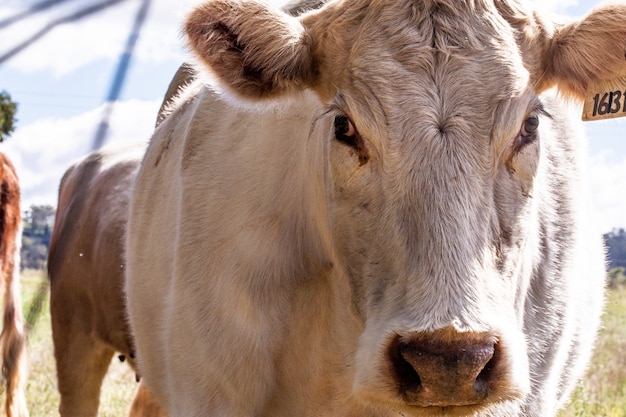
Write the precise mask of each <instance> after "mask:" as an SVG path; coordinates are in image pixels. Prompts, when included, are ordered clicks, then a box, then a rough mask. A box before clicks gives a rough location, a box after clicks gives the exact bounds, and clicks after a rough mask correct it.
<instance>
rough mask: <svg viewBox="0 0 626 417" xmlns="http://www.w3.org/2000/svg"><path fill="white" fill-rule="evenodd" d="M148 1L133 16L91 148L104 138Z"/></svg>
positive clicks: (97, 145)
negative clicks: (131, 25) (133, 19)
mask: <svg viewBox="0 0 626 417" xmlns="http://www.w3.org/2000/svg"><path fill="white" fill-rule="evenodd" d="M150 3H151V0H143V1H142V3H141V6H140V7H139V10H138V11H137V15H136V16H135V21H134V22H133V27H132V29H131V31H130V35H129V36H128V39H127V41H126V47H125V48H124V52H123V53H122V56H121V57H120V62H119V64H118V66H117V69H116V71H115V75H114V76H113V82H112V83H111V88H110V90H109V94H108V96H107V102H106V105H105V108H104V111H103V113H102V119H101V120H100V124H99V125H98V129H97V131H96V135H95V137H94V141H93V145H92V149H93V150H97V149H100V148H101V147H102V145H103V144H104V142H105V140H106V136H107V133H108V129H109V122H110V119H111V114H112V113H113V109H114V107H115V102H116V101H117V99H118V98H119V96H120V93H121V91H122V87H123V85H124V81H125V80H126V75H127V73H128V66H129V64H130V60H131V58H132V56H133V52H134V49H135V44H136V43H137V39H138V38H139V34H140V33H141V29H142V27H143V24H144V22H145V21H146V17H147V16H148V10H149V9H150Z"/></svg>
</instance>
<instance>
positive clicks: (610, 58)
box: [538, 4, 626, 99]
mask: <svg viewBox="0 0 626 417" xmlns="http://www.w3.org/2000/svg"><path fill="white" fill-rule="evenodd" d="M542 70H543V74H541V75H539V77H538V79H543V80H545V81H548V83H546V84H557V85H558V87H559V89H560V90H561V91H563V92H564V93H565V94H567V95H571V96H574V97H576V98H579V99H583V98H584V97H585V92H586V90H587V88H588V87H590V86H595V85H602V84H605V83H606V82H609V81H615V80H617V79H620V78H624V81H625V82H626V4H613V5H607V6H604V7H601V8H598V9H596V10H594V11H593V12H591V13H590V14H589V15H588V16H587V17H585V18H584V19H582V20H580V21H578V22H574V23H571V24H568V25H565V26H562V27H560V28H557V29H556V30H555V32H554V33H553V34H552V37H551V39H550V41H549V42H548V50H547V51H544V65H543V68H542ZM546 86H548V85H546Z"/></svg>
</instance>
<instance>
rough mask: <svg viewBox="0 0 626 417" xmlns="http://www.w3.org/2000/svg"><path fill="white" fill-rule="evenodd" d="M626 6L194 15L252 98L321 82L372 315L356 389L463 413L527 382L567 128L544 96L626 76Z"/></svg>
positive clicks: (209, 52)
mask: <svg viewBox="0 0 626 417" xmlns="http://www.w3.org/2000/svg"><path fill="white" fill-rule="evenodd" d="M625 16H626V7H625V6H612V7H606V8H603V9H599V10H597V11H596V12H594V13H592V14H591V15H589V16H588V17H586V18H585V19H584V20H581V21H580V22H575V23H572V24H569V25H563V26H556V27H555V26H552V25H550V24H548V23H547V22H544V21H542V20H541V19H539V18H538V17H537V16H536V15H535V14H533V13H532V12H530V11H528V10H525V9H524V8H523V7H522V6H520V5H518V4H517V3H516V2H514V1H479V0H477V1H466V2H458V1H446V0H423V1H417V0H393V1H382V0H351V1H331V2H329V3H328V4H326V5H324V7H322V8H321V9H319V10H315V11H312V12H309V13H307V14H305V15H303V16H301V17H299V18H293V17H289V16H287V15H286V14H283V13H281V12H278V11H274V10H271V9H270V8H268V7H266V6H264V5H262V4H259V3H256V2H250V1H240V0H218V1H213V2H209V3H206V4H204V5H202V6H200V7H199V8H197V9H196V10H195V11H194V12H193V13H192V14H191V15H190V16H189V18H188V20H187V23H186V33H187V36H188V38H189V44H190V47H191V49H192V50H193V52H194V53H195V54H196V56H197V58H198V59H199V61H200V62H201V63H203V64H205V65H206V67H207V68H208V69H209V70H210V71H211V72H212V73H213V74H214V75H215V76H216V77H217V78H218V79H219V80H220V81H221V83H222V84H223V85H224V86H225V87H226V89H227V90H229V91H230V92H231V93H232V94H234V95H235V96H237V97H239V98H240V99H241V100H243V101H257V102H258V101H263V100H269V99H273V98H276V97H280V96H286V95H293V94H298V93H299V92H300V91H302V90H305V89H309V90H312V91H313V92H314V93H316V94H317V96H318V97H319V99H320V101H321V103H323V105H324V106H325V109H326V111H325V112H322V114H321V115H320V117H319V118H318V119H317V122H316V123H317V125H318V126H317V127H316V131H323V132H324V135H325V136H324V137H319V138H315V139H316V140H320V141H325V143H327V144H328V155H327V158H328V161H329V163H328V166H329V167H330V168H329V173H328V178H329V181H328V184H330V185H329V189H328V190H327V195H328V202H327V204H328V213H329V217H330V219H329V224H330V225H331V229H332V230H331V232H330V233H331V234H332V236H333V245H334V247H333V250H334V251H335V253H336V254H337V259H338V261H337V264H335V265H334V267H335V268H337V269H339V270H341V271H342V276H345V277H347V278H348V280H349V282H350V286H351V289H352V297H353V304H354V309H355V311H356V312H357V313H356V314H357V315H358V316H359V317H360V319H361V320H362V323H363V326H364V327H363V332H362V335H361V337H360V340H359V345H358V350H357V352H356V359H355V365H356V366H355V368H356V370H355V376H354V388H353V390H354V393H355V395H356V396H358V397H359V398H365V399H367V400H368V401H369V402H371V403H373V404H393V406H394V407H396V408H397V409H399V410H408V412H410V413H413V414H419V415H434V414H435V413H437V412H441V410H442V407H443V408H445V409H446V410H448V411H447V412H448V413H449V415H467V414H469V413H472V412H474V411H475V410H478V409H481V408H482V407H485V406H490V407H499V406H502V407H506V406H509V407H513V408H514V407H515V405H514V404H515V403H516V402H517V401H518V400H519V399H521V398H524V396H525V395H527V393H528V392H529V389H530V380H531V377H530V375H529V372H530V371H529V360H528V354H527V340H526V337H525V333H524V327H525V308H527V306H526V307H525V303H527V297H526V295H527V293H528V287H529V286H530V285H531V277H532V276H533V274H537V273H538V272H537V270H538V269H539V267H538V264H539V262H540V261H541V259H540V258H541V255H540V247H541V245H542V243H541V242H542V241H541V239H542V236H541V232H540V230H541V224H542V223H541V222H542V220H541V217H542V216H544V213H543V210H544V208H543V207H542V204H543V205H546V204H547V205H550V204H551V203H550V201H551V200H550V199H551V198H552V196H551V195H549V194H550V191H549V190H548V189H547V188H546V187H547V186H546V184H547V183H549V182H550V181H551V179H550V178H547V173H546V172H547V171H546V169H544V168H542V167H544V166H546V165H549V164H550V163H551V161H550V160H549V158H548V157H547V156H546V155H547V153H546V152H544V148H548V147H550V146H553V145H552V144H550V142H551V141H552V140H553V139H554V133H552V132H553V131H554V130H555V128H554V126H553V124H554V122H553V120H552V118H551V115H550V114H549V111H550V109H549V108H548V106H546V105H545V104H544V101H543V100H542V99H540V94H541V93H543V92H544V91H546V90H548V89H550V88H552V87H556V88H558V90H559V91H560V93H561V94H562V95H564V96H567V97H571V98H574V99H578V98H581V97H582V96H583V94H584V92H585V90H586V88H587V86H588V85H590V84H593V83H596V82H599V81H602V80H604V79H612V78H619V77H624V76H626V58H625V53H626V29H624V28H625V27H626V18H625ZM600 45H601V47H599V46H600ZM320 126H321V127H320ZM550 210H551V211H552V212H556V211H557V210H556V209H554V207H552V206H551V208H550V209H549V210H548V211H550ZM552 214H554V213H552ZM552 214H551V215H552ZM507 402H508V403H510V404H509V405H501V404H505V403H507ZM499 404H500V405H499ZM511 404H513V405H511ZM418 410H419V413H418ZM420 413H421V414H420ZM494 415H495V414H494Z"/></svg>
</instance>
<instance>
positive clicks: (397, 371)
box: [389, 338, 422, 393]
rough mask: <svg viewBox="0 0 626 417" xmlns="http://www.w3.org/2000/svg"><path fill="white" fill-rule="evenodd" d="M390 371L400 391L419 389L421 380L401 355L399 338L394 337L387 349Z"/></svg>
mask: <svg viewBox="0 0 626 417" xmlns="http://www.w3.org/2000/svg"><path fill="white" fill-rule="evenodd" d="M389 357H390V363H391V365H392V368H393V369H392V371H393V372H392V373H393V374H394V378H395V380H396V381H397V382H398V385H399V386H398V388H399V390H400V392H402V393H405V392H417V391H419V390H420V388H421V385H422V381H421V379H420V376H419V375H418V373H417V371H416V370H415V368H414V367H413V365H411V364H410V363H409V362H408V361H407V360H406V359H405V358H404V356H403V355H402V349H401V346H400V339H399V338H396V339H395V340H394V341H393V342H392V344H391V347H390V349H389Z"/></svg>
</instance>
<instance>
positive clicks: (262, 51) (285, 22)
mask: <svg viewBox="0 0 626 417" xmlns="http://www.w3.org/2000/svg"><path fill="white" fill-rule="evenodd" d="M185 33H186V35H187V38H188V41H189V46H190V48H191V50H192V51H193V52H194V53H195V55H196V56H197V57H198V58H199V59H200V61H201V62H202V63H204V64H205V65H206V66H208V67H209V69H210V70H211V71H212V72H213V73H214V74H215V75H217V77H218V78H219V79H220V80H221V81H222V82H223V83H224V84H225V85H226V86H227V87H229V89H230V90H231V91H233V92H235V93H236V94H238V95H240V96H242V97H244V98H254V99H259V98H269V97H275V96H278V95H281V94H285V93H288V92H289V91H293V90H299V89H303V88H304V87H306V86H308V85H311V83H312V82H313V79H314V77H315V74H316V71H315V65H314V59H313V55H312V41H311V38H310V36H309V35H308V34H307V32H306V31H305V29H304V27H303V26H302V24H301V23H300V22H299V21H298V20H297V19H295V18H293V17H290V16H288V15H287V14H285V13H283V12H281V11H278V10H273V9H271V8H269V7H268V6H266V5H264V4H262V3H259V2H255V1H245V0H214V1H210V2H208V3H205V4H203V5H202V6H199V7H198V8H196V9H195V10H194V11H193V12H192V13H191V14H190V15H189V16H188V18H187V21H186V24H185Z"/></svg>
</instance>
